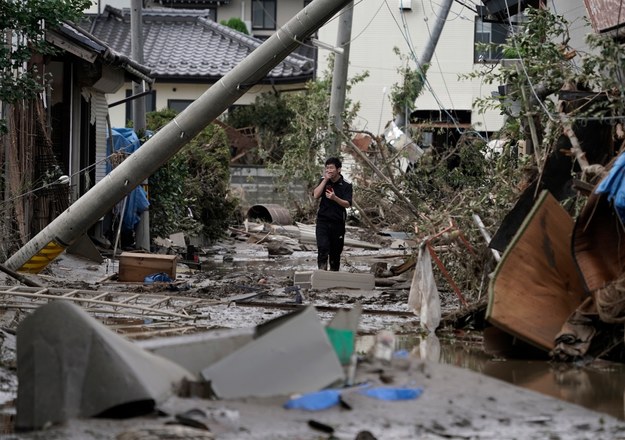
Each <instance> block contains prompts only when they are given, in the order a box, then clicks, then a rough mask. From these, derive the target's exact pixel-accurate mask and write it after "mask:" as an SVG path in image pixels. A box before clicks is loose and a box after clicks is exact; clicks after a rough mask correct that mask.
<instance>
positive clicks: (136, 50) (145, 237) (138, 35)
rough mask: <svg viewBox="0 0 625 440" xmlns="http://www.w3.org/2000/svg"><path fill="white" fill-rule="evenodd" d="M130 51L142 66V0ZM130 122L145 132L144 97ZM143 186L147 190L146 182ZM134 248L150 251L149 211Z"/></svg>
mask: <svg viewBox="0 0 625 440" xmlns="http://www.w3.org/2000/svg"><path fill="white" fill-rule="evenodd" d="M130 50H131V53H132V59H133V60H134V61H136V62H137V63H139V64H143V0H132V3H131V10H130ZM142 92H144V90H143V84H142V83H138V82H133V83H132V94H133V95H138V94H140V93H142ZM132 120H133V127H134V130H135V133H144V132H145V96H141V97H139V98H135V99H134V100H133V101H132ZM143 184H144V185H145V186H146V188H147V184H148V180H147V179H146V180H145V181H144V182H143ZM136 246H137V247H138V248H140V249H143V250H146V251H149V250H150V211H143V212H142V213H141V219H140V220H139V224H138V225H137V231H136Z"/></svg>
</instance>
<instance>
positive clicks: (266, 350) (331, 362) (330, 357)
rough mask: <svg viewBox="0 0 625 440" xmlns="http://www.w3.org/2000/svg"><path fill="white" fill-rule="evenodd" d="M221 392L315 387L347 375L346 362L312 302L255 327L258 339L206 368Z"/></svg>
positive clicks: (233, 394) (271, 392) (274, 392)
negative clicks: (327, 332) (334, 345)
mask: <svg viewBox="0 0 625 440" xmlns="http://www.w3.org/2000/svg"><path fill="white" fill-rule="evenodd" d="M202 377H203V378H204V379H205V380H206V381H209V382H210V384H211V387H212V389H213V391H214V393H215V394H216V395H217V396H218V397H221V398H226V399H230V398H238V397H252V396H254V397H268V396H282V395H288V394H292V393H304V392H310V391H316V390H319V389H322V388H325V387H327V386H330V385H332V384H334V383H336V382H338V381H343V379H344V373H343V368H342V367H341V363H340V362H339V359H338V357H337V355H336V353H335V351H334V348H333V347H332V345H331V344H330V341H329V340H328V337H327V335H326V332H325V329H324V327H323V325H322V323H321V321H320V320H319V317H318V316H317V312H316V310H315V308H314V307H313V306H308V307H305V308H302V309H301V310H298V311H296V312H293V313H290V314H288V315H284V316H281V317H280V318H276V319H273V320H271V321H269V322H266V323H265V324H262V325H260V326H258V327H256V335H255V338H254V340H253V341H251V342H249V343H248V344H246V345H244V346H243V347H241V348H240V349H238V350H236V351H235V352H233V353H231V354H230V355H228V356H226V357H224V358H222V359H221V360H219V361H217V362H216V363H214V364H213V365H210V366H208V367H207V368H205V369H204V370H202Z"/></svg>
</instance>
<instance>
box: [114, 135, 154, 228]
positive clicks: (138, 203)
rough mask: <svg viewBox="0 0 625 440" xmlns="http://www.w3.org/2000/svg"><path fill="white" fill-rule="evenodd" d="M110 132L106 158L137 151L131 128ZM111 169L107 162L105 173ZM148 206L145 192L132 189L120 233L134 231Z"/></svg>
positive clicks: (138, 143) (137, 140)
mask: <svg viewBox="0 0 625 440" xmlns="http://www.w3.org/2000/svg"><path fill="white" fill-rule="evenodd" d="M111 131H112V132H113V142H110V141H109V142H107V143H106V149H107V151H106V154H107V157H110V156H111V154H113V153H116V152H124V153H126V154H131V153H134V152H135V151H137V149H138V148H139V147H140V146H141V142H140V141H139V137H138V136H137V134H136V133H135V131H134V130H133V129H132V128H113V129H112V130H111ZM111 147H112V148H111ZM112 169H113V167H112V166H111V162H110V161H107V162H106V173H107V174H108V173H110V172H111V171H112ZM149 206H150V202H149V201H148V195H147V193H146V192H145V190H144V189H143V188H142V187H141V186H138V187H136V188H135V189H133V190H132V191H131V192H130V194H128V197H127V199H126V209H125V211H124V218H123V219H122V231H125V232H129V231H134V230H135V227H136V226H137V224H138V223H139V220H140V219H141V213H143V211H145V210H147V209H148V207H149Z"/></svg>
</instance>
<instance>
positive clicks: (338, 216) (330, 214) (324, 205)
mask: <svg viewBox="0 0 625 440" xmlns="http://www.w3.org/2000/svg"><path fill="white" fill-rule="evenodd" d="M322 180H323V179H321V180H320V181H319V183H321V181H322ZM328 188H333V189H334V194H335V195H336V196H337V197H338V198H340V199H343V200H346V201H348V202H349V206H352V184H351V183H349V182H347V181H346V180H345V179H343V176H342V175H341V176H340V177H339V180H337V181H336V182H332V181H331V180H328V183H326V186H325V188H324V189H323V192H322V193H321V202H320V203H319V210H318V211H317V221H318V222H319V221H322V222H345V219H346V218H347V210H346V209H345V208H343V207H342V206H341V205H339V204H338V203H336V202H333V201H332V200H330V199H328V198H327V197H326V189H328Z"/></svg>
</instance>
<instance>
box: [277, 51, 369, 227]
mask: <svg viewBox="0 0 625 440" xmlns="http://www.w3.org/2000/svg"><path fill="white" fill-rule="evenodd" d="M332 64H333V63H330V66H329V67H328V70H327V71H325V72H324V74H323V75H322V76H320V78H319V79H317V80H315V81H310V82H309V83H308V84H307V85H306V89H305V90H304V91H301V92H294V93H288V94H285V95H284V97H283V99H284V101H285V104H286V108H288V109H289V111H290V112H291V113H292V117H291V118H290V119H289V120H288V121H287V122H288V126H287V132H286V133H285V134H284V135H283V136H282V145H283V148H282V157H281V158H280V160H279V161H276V162H273V163H271V164H270V165H269V167H270V169H271V170H272V171H273V172H274V174H275V175H276V176H277V185H278V190H279V191H282V192H284V194H285V196H286V197H287V199H288V200H289V201H290V202H291V204H292V206H295V207H296V208H297V211H298V212H296V218H300V219H302V220H304V219H306V218H307V217H309V216H310V215H311V213H312V212H313V210H314V206H315V204H314V203H313V200H312V198H310V197H309V198H308V199H306V200H300V199H299V198H295V197H293V196H291V195H290V193H289V186H290V184H291V183H293V182H294V181H299V182H302V183H303V184H304V186H305V187H306V188H307V189H308V190H312V188H314V186H316V184H317V181H318V179H319V177H320V175H321V167H322V165H323V162H324V161H325V156H326V154H327V153H326V152H327V151H329V149H331V148H332V147H333V145H334V141H335V137H336V134H335V133H334V132H333V131H332V130H331V129H330V118H329V111H328V109H329V106H330V93H331V87H332V75H331V73H330V72H331V71H332V67H333V66H332ZM368 75H369V74H368V72H364V73H362V74H361V75H357V76H355V77H353V78H351V79H349V80H348V81H347V85H346V91H347V92H348V93H349V90H351V88H352V87H353V86H354V85H355V84H357V83H359V82H361V81H363V80H364V79H365V78H367V76H368ZM359 108H360V106H359V105H358V104H356V103H353V102H352V101H351V100H350V99H349V98H346V100H345V110H344V111H343V114H342V120H343V122H344V125H345V126H350V125H351V123H352V121H353V119H354V118H355V116H356V114H357V112H358V110H359ZM308 192H309V193H310V192H311V191H308Z"/></svg>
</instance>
